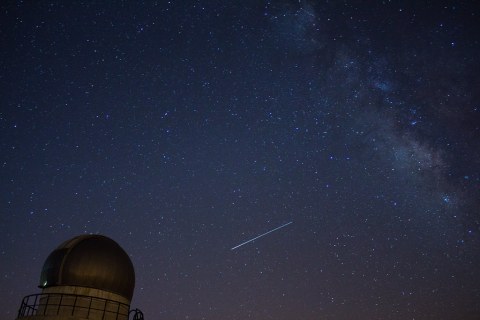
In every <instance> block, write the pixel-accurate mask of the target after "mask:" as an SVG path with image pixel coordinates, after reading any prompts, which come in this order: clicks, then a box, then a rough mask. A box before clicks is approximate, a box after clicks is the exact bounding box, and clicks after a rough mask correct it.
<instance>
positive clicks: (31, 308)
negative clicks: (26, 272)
mask: <svg viewBox="0 0 480 320" xmlns="http://www.w3.org/2000/svg"><path fill="white" fill-rule="evenodd" d="M55 297H59V298H60V301H59V302H58V301H55V300H54V302H53V303H52V302H51V301H52V298H55ZM68 297H72V298H75V300H74V303H73V304H68V303H65V302H64V301H67V302H68V301H69V300H68ZM42 298H46V299H47V302H46V303H42V302H44V300H43V299H42ZM32 300H33V301H32ZM85 300H89V303H88V306H83V305H80V304H79V301H82V302H84V301H85ZM92 301H99V302H103V308H95V307H92ZM111 305H116V306H117V307H116V308H115V309H116V311H111V310H115V309H111V310H107V306H111ZM49 306H55V307H57V308H56V315H58V314H60V310H61V307H69V308H72V315H73V314H74V312H75V311H76V310H77V311H78V310H88V313H90V311H101V312H103V314H102V319H103V318H105V316H106V314H113V315H115V319H117V320H118V317H119V316H125V317H126V318H128V315H129V311H130V305H128V304H126V303H122V302H119V301H116V300H111V299H105V298H99V297H92V296H86V295H79V294H71V293H37V294H30V295H28V296H25V297H24V298H23V299H22V303H21V305H20V308H19V310H18V318H22V317H28V316H33V315H37V314H38V312H39V310H40V309H39V307H42V308H43V313H44V314H45V313H46V311H47V307H49ZM122 306H123V308H121V307H122ZM48 310H49V313H50V312H51V311H52V309H48ZM123 310H126V311H123ZM50 314H51V313H50ZM51 315H53V314H51Z"/></svg>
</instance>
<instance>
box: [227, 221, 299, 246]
mask: <svg viewBox="0 0 480 320" xmlns="http://www.w3.org/2000/svg"><path fill="white" fill-rule="evenodd" d="M291 223H293V221H290V222H289V223H285V224H284V225H281V226H280V227H276V228H275V229H272V230H270V231H268V232H265V233H264V234H261V235H259V236H256V237H255V238H253V239H250V240H247V241H245V242H243V243H240V244H239V245H238V246H235V247H233V248H232V249H230V250H235V249H237V248H240V247H241V246H243V245H244V244H247V243H249V242H252V241H255V240H257V239H258V238H261V237H263V236H266V235H267V234H269V233H272V232H273V231H277V230H278V229H281V228H283V227H286V226H288V225H289V224H291Z"/></svg>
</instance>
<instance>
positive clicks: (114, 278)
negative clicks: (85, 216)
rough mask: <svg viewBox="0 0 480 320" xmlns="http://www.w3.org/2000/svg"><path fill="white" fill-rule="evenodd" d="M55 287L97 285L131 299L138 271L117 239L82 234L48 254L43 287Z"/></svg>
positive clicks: (44, 268) (42, 274)
mask: <svg viewBox="0 0 480 320" xmlns="http://www.w3.org/2000/svg"><path fill="white" fill-rule="evenodd" d="M54 286H80V287H89V288H95V289H100V290H104V291H108V292H113V293H116V294H118V295H121V296H122V297H125V298H127V299H128V300H131V299H132V296H133V289H134V287H135V272H134V270H133V264H132V261H131V260H130V258H129V257H128V255H127V253H126V252H125V251H124V250H123V249H122V248H121V247H120V246H119V245H118V244H117V243H116V242H115V241H113V240H112V239H110V238H107V237H105V236H101V235H82V236H78V237H75V238H72V239H70V240H67V241H65V242H64V243H62V244H61V245H60V246H59V247H58V248H57V249H55V250H54V251H53V252H52V253H50V255H49V256H48V257H47V260H46V261H45V263H44V265H43V268H42V273H41V275H40V285H39V287H40V288H48V287H54Z"/></svg>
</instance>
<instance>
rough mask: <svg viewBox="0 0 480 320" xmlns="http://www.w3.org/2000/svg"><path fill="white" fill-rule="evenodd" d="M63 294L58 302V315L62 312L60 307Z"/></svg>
mask: <svg viewBox="0 0 480 320" xmlns="http://www.w3.org/2000/svg"><path fill="white" fill-rule="evenodd" d="M62 301H63V294H62V295H60V302H59V303H58V308H57V316H58V315H59V314H60V307H61V306H62Z"/></svg>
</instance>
